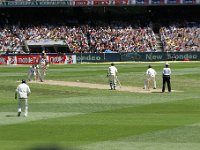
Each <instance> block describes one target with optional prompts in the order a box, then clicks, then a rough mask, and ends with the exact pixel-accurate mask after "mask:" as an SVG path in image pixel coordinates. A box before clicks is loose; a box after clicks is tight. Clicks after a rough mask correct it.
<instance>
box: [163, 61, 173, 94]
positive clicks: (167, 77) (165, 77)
mask: <svg viewBox="0 0 200 150" xmlns="http://www.w3.org/2000/svg"><path fill="white" fill-rule="evenodd" d="M170 75H171V69H170V68H169V64H168V63H166V64H165V67H164V68H163V72H162V76H163V87H162V92H163V93H164V92H165V85H166V82H167V87H168V92H171V82H170Z"/></svg>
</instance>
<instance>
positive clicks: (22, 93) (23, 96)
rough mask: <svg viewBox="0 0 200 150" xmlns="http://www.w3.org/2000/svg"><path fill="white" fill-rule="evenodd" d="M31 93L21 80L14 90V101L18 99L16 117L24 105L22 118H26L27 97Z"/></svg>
mask: <svg viewBox="0 0 200 150" xmlns="http://www.w3.org/2000/svg"><path fill="white" fill-rule="evenodd" d="M30 93H31V90H30V88H29V86H28V85H27V84H26V81H25V80H22V82H21V84H19V85H18V86H17V89H16V90H15V99H17V98H18V113H17V116H18V117H19V116H20V115H21V112H22V107H23V104H24V116H25V117H27V116H28V96H29V94H30Z"/></svg>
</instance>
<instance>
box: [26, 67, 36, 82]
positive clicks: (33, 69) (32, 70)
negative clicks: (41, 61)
mask: <svg viewBox="0 0 200 150" xmlns="http://www.w3.org/2000/svg"><path fill="white" fill-rule="evenodd" d="M33 77H35V79H36V66H35V65H33V66H30V69H29V72H28V80H29V81H31V80H32V78H33Z"/></svg>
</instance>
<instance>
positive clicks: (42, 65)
mask: <svg viewBox="0 0 200 150" xmlns="http://www.w3.org/2000/svg"><path fill="white" fill-rule="evenodd" d="M40 68H41V76H42V79H44V77H45V75H46V71H47V69H48V61H47V58H46V53H45V52H43V53H42V56H41V59H40Z"/></svg>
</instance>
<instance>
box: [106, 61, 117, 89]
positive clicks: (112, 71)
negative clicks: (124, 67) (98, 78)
mask: <svg viewBox="0 0 200 150" xmlns="http://www.w3.org/2000/svg"><path fill="white" fill-rule="evenodd" d="M117 74H118V70H117V68H116V67H115V64H114V63H111V66H110V67H109V68H108V72H107V77H109V84H110V89H111V90H115V89H116V85H117Z"/></svg>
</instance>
